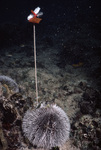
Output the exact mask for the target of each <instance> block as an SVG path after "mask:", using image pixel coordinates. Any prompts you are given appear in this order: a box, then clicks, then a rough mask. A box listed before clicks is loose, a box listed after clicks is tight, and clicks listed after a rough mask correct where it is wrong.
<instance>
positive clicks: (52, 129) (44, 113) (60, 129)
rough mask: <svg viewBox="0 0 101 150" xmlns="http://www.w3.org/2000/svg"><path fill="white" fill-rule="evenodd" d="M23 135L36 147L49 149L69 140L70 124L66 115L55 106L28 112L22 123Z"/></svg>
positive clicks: (42, 107)
mask: <svg viewBox="0 0 101 150" xmlns="http://www.w3.org/2000/svg"><path fill="white" fill-rule="evenodd" d="M22 129H23V132H24V135H25V136H26V137H27V138H28V139H29V141H30V142H31V143H32V144H33V145H36V146H37V147H43V148H47V149H51V148H52V147H56V146H61V145H62V144H64V143H65V142H66V141H67V139H68V138H69V132H70V122H69V119H68V117H67V115H66V113H65V112H64V111H63V110H62V109H61V108H60V107H58V106H56V105H49V106H41V107H40V108H38V109H36V110H28V111H27V112H26V113H25V116H24V118H23V122H22Z"/></svg>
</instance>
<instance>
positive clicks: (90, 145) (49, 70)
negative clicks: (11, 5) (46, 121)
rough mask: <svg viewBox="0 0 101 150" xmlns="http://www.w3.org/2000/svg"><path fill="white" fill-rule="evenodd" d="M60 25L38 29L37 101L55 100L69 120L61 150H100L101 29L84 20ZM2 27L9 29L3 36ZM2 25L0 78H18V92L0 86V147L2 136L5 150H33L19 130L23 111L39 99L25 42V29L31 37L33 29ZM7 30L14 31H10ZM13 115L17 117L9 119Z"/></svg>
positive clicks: (0, 146)
mask: <svg viewBox="0 0 101 150" xmlns="http://www.w3.org/2000/svg"><path fill="white" fill-rule="evenodd" d="M57 26H58V25H56V26H52V25H50V26H48V27H45V25H44V27H43V29H41V24H40V25H38V26H36V47H37V72H38V74H37V75H38V92H39V101H51V100H53V101H54V102H55V103H56V104H57V105H58V106H60V107H61V108H62V109H63V110H64V111H65V112H66V113H67V115H68V117H69V119H70V123H71V132H70V139H69V141H67V142H66V144H65V145H63V146H62V147H61V148H60V149H61V150H79V149H81V150H100V149H101V118H100V117H101V94H100V92H101V68H100V67H101V56H100V54H101V41H100V37H101V35H100V33H99V29H98V27H99V26H98V24H96V23H95V24H94V23H91V24H90V23H82V22H81V23H74V24H71V23H69V25H68V26H67V25H63V24H60V25H59V26H58V27H57ZM3 27H4V28H5V29H6V30H5V33H2V28H3ZM3 27H2V26H1V30H0V32H1V34H5V36H4V39H3V37H2V38H1V41H2V43H1V52H0V75H6V76H9V77H11V78H12V79H14V80H15V81H16V83H17V84H18V86H19V88H20V93H19V94H15V95H13V96H12V94H11V93H10V90H8V91H9V92H7V86H6V87H5V86H4V85H1V89H2V90H1V98H0V99H3V101H2V102H1V103H0V107H1V110H0V114H1V115H0V118H1V127H0V133H2V134H3V136H1V134H0V138H1V142H0V149H3V148H5V144H4V145H3V141H2V137H3V140H4V141H6V142H5V143H6V148H7V150H29V149H34V148H33V147H32V145H31V144H29V142H28V141H27V140H25V139H24V137H23V134H22V130H21V122H22V118H23V115H24V113H25V111H26V110H27V109H29V107H31V106H32V103H33V102H34V103H35V101H36V99H35V79H34V56H33V55H34V54H33V38H32V37H31V38H29V37H28V38H27V35H26V37H25V32H26V29H27V33H28V32H30V35H32V34H33V32H32V25H30V26H28V27H27V28H25V29H24V30H22V28H21V27H19V26H18V25H16V24H14V25H13V24H5V25H3ZM9 28H10V29H12V30H9V33H8V32H7V31H8V29H9ZM99 28H100V27H99ZM15 29H17V31H16V33H14V32H15ZM44 32H45V33H44ZM9 35H12V36H11V37H9ZM28 36H29V35H28ZM24 40H25V41H24ZM3 42H4V43H3ZM8 88H9V86H8ZM5 99H6V100H7V101H8V103H9V105H8V103H7V101H6V107H4V101H5ZM22 101H23V102H22ZM11 106H12V107H11ZM15 109H16V111H15ZM11 110H12V111H11ZM5 111H6V112H7V113H5ZM9 111H10V112H9ZM6 115H7V116H6ZM13 115H14V116H15V117H13V119H12V120H10V121H9V118H11V117H12V116H13ZM6 117H7V118H8V119H7V118H6ZM5 118H6V119H7V120H6V119H5Z"/></svg>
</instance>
